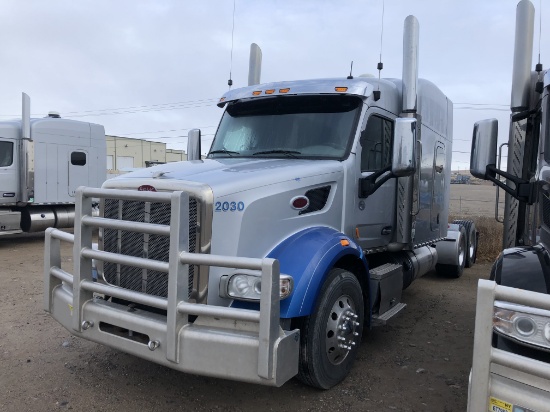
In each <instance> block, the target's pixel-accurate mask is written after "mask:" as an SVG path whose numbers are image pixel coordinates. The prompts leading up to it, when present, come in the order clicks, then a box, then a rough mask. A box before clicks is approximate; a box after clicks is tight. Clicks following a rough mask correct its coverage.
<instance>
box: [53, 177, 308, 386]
mask: <svg viewBox="0 0 550 412" xmlns="http://www.w3.org/2000/svg"><path fill="white" fill-rule="evenodd" d="M92 198H101V199H104V198H110V199H119V200H132V201H142V202H163V203H168V204H170V205H171V221H170V225H169V226H167V225H159V224H152V223H136V222H130V221H125V220H117V219H107V218H103V217H93V215H92ZM188 205H189V195H188V194H187V193H185V192H181V191H177V192H171V193H166V192H145V191H143V192H140V191H133V190H118V189H92V188H84V187H80V188H78V189H77V192H76V211H75V213H76V214H75V229H74V235H73V234H70V233H66V232H62V231H60V230H57V229H53V228H49V229H48V230H47V231H46V239H45V254H44V309H45V311H46V312H49V313H51V315H52V316H53V317H54V318H55V319H56V320H58V321H59V322H60V323H61V324H62V325H63V326H64V327H65V328H67V329H68V330H69V331H70V332H71V333H73V334H74V335H77V336H81V337H84V338H86V339H89V340H92V341H96V342H98V343H102V344H106V345H109V346H111V347H114V348H116V349H120V350H123V351H125V352H128V353H131V354H134V355H136V356H139V357H142V358H145V359H148V360H151V361H154V362H156V363H160V364H163V365H166V366H168V367H171V368H174V369H178V370H181V371H184V372H189V373H194V374H199V375H206V376H214V377H221V378H226V379H234V380H242V381H247V382H254V383H261V384H265V385H272V386H280V385H282V384H283V383H284V382H286V381H287V380H288V379H290V378H292V377H293V376H294V375H296V373H297V372H298V350H299V331H298V330H294V331H285V330H283V329H282V328H281V327H280V325H279V322H280V305H279V301H280V297H279V293H280V292H279V278H280V271H279V262H278V261H277V260H274V259H268V258H264V259H255V258H242V257H229V256H217V255H210V254H200V253H189V221H188V218H187V217H188V216H189V208H188ZM97 228H110V229H115V230H124V231H131V232H140V233H149V234H156V235H164V236H168V237H169V239H170V246H169V247H170V250H169V262H161V261H157V260H152V259H147V258H140V257H134V256H128V255H123V254H119V253H111V252H105V251H101V250H96V249H94V248H93V247H92V231H93V229H97ZM62 241H63V242H68V243H72V244H73V264H74V266H73V273H69V272H67V271H65V270H63V269H61V242H62ZM92 260H95V261H100V262H111V263H115V264H124V265H130V266H133V267H135V268H140V269H150V270H155V271H158V272H162V273H166V274H167V276H168V296H167V298H164V297H159V296H153V295H147V294H145V293H141V292H137V291H133V290H129V289H125V288H121V287H118V286H113V285H109V284H106V283H104V282H101V279H98V280H95V279H94V278H93V273H92V272H93V267H92ZM189 265H207V266H218V267H225V268H231V269H249V270H256V271H259V272H260V273H261V282H262V289H261V300H260V310H259V311H255V310H247V309H237V308H231V307H222V306H209V305H205V304H198V303H194V302H190V301H189V282H188V277H189ZM99 295H104V296H107V297H114V298H119V299H122V300H125V301H130V302H134V303H136V304H141V305H145V306H149V307H153V308H157V309H160V310H161V311H166V316H163V315H160V314H158V313H152V312H148V311H147V310H143V309H137V310H136V309H133V310H128V307H127V306H124V305H121V304H118V303H113V302H110V301H108V300H105V299H102V298H101V297H100V296H99ZM190 316H191V319H193V321H191V320H190ZM112 328H115V329H117V330H118V331H119V332H117V333H112V332H111V329H112ZM120 330H122V331H125V332H124V333H127V335H128V336H123V335H124V333H120ZM134 335H138V336H141V337H143V338H144V339H145V341H146V342H145V341H139V340H136V339H135V338H131V337H132V336H134ZM254 359H256V360H257V362H253V360H254Z"/></svg>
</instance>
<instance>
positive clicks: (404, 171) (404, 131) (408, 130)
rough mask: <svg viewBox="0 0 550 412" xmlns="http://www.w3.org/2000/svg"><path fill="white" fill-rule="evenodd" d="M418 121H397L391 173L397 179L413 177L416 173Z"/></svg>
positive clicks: (405, 119)
mask: <svg viewBox="0 0 550 412" xmlns="http://www.w3.org/2000/svg"><path fill="white" fill-rule="evenodd" d="M415 147H416V119H410V118H398V119H396V120H395V130H394V140H393V154H392V165H391V172H392V174H393V175H394V176H396V177H404V176H411V175H413V174H414V173H415V171H416V151H415Z"/></svg>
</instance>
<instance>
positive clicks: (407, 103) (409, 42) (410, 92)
mask: <svg viewBox="0 0 550 412" xmlns="http://www.w3.org/2000/svg"><path fill="white" fill-rule="evenodd" d="M419 32H420V26H419V24H418V20H417V18H416V17H414V16H408V17H407V18H406V19H405V25H404V28H403V113H415V112H416V89H417V87H418V35H419Z"/></svg>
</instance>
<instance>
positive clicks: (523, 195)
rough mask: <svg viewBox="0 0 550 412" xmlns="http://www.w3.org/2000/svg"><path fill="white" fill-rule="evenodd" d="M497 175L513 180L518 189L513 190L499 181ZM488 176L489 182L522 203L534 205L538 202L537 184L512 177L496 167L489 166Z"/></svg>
mask: <svg viewBox="0 0 550 412" xmlns="http://www.w3.org/2000/svg"><path fill="white" fill-rule="evenodd" d="M497 174H498V175H499V176H502V177H504V178H506V179H508V180H511V181H512V182H513V183H514V184H515V185H516V188H515V189H512V188H511V187H510V186H508V185H507V184H506V183H504V182H501V181H500V180H499V179H497V178H496V175H497ZM486 176H487V180H490V181H491V182H493V183H494V184H495V185H497V186H498V187H500V188H501V189H502V190H504V191H505V192H506V193H508V194H509V195H510V196H512V197H514V198H515V199H517V200H519V201H520V202H524V203H527V204H528V205H532V204H533V203H535V202H536V201H537V185H536V183H535V182H529V181H527V180H524V179H521V178H519V177H517V176H514V175H511V174H510V173H508V172H505V171H503V170H500V169H497V168H496V167H495V165H487V173H486Z"/></svg>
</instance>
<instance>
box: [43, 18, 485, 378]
mask: <svg viewBox="0 0 550 412" xmlns="http://www.w3.org/2000/svg"><path fill="white" fill-rule="evenodd" d="M418 35H419V26H418V21H417V20H416V18H414V17H413V16H409V17H408V18H407V19H406V20H405V33H404V59H403V60H404V67H403V79H402V80H401V79H381V80H379V79H375V78H367V77H360V78H351V77H349V78H345V77H343V78H336V79H320V80H304V81H287V82H277V83H268V84H256V81H257V79H259V66H258V65H255V64H254V63H255V62H258V61H259V60H260V57H261V53H260V52H259V50H258V49H257V48H256V47H253V49H252V53H251V63H252V64H251V65H252V67H253V70H251V74H250V76H249V79H252V80H251V81H250V83H251V84H250V85H249V87H244V88H240V89H235V90H231V91H229V92H227V93H226V94H225V95H224V96H223V97H222V98H221V99H220V101H219V104H218V105H219V106H220V107H225V112H224V114H223V117H222V120H221V122H220V125H219V127H218V130H217V132H216V135H215V138H214V141H213V143H212V146H211V148H210V151H209V154H208V156H207V158H206V159H205V160H201V159H200V148H199V143H200V131H198V130H194V131H191V132H190V135H189V142H190V144H189V148H188V156H189V159H190V161H187V162H181V163H173V164H166V165H160V166H156V167H152V168H147V169H144V170H141V171H137V172H134V173H129V174H126V175H124V176H120V177H119V178H116V179H112V180H109V181H107V182H106V183H105V184H104V185H103V188H102V189H89V188H80V189H79V190H78V191H77V193H78V194H77V209H76V219H75V232H74V236H73V235H70V234H66V233H63V232H60V231H58V230H55V229H48V232H47V237H46V251H45V254H46V256H45V259H46V260H45V272H44V281H45V293H44V302H45V304H44V308H45V310H46V311H47V312H50V313H51V315H52V316H53V317H54V318H55V319H56V320H57V321H59V322H60V323H61V324H62V325H63V326H64V327H65V328H67V329H68V330H69V331H70V332H71V333H73V334H74V335H76V336H79V337H82V338H84V339H89V340H92V341H95V342H99V343H102V344H105V345H109V346H112V347H114V348H117V349H120V350H123V351H126V352H128V353H131V354H134V355H136V356H138V357H141V358H144V359H147V360H150V361H153V362H157V363H159V364H162V365H165V366H168V367H171V368H174V369H177V370H180V371H184V372H189V373H194V374H199V375H207V376H215V377H221V378H227V379H235V380H240V381H247V382H254V383H259V384H264V385H273V386H280V385H282V384H283V383H285V382H286V381H287V380H289V379H291V378H292V377H294V376H298V377H299V378H300V379H301V380H302V381H304V382H305V383H307V384H310V385H313V386H316V387H319V388H330V387H332V386H334V385H335V384H337V383H338V382H340V381H341V380H343V379H344V378H345V376H346V375H347V373H348V372H349V370H350V368H351V365H352V363H353V360H354V358H355V356H356V354H357V351H358V347H359V345H360V343H361V337H362V335H363V331H364V330H365V329H368V328H369V327H370V326H372V325H375V324H380V323H384V322H386V321H387V320H388V319H389V318H391V317H392V316H394V315H395V314H397V313H398V312H399V311H400V310H401V309H403V308H404V307H405V305H404V304H403V303H401V293H402V290H403V289H404V288H406V287H408V286H409V285H410V284H411V283H412V282H413V280H414V279H416V278H418V277H420V276H422V275H424V274H426V273H428V272H429V271H431V270H433V269H434V268H436V267H437V268H438V270H439V271H440V272H441V273H443V274H446V275H449V276H452V277H458V276H460V275H461V274H462V271H463V268H464V266H465V265H466V264H472V263H473V260H474V259H475V228H474V227H473V224H472V222H465V223H464V224H462V225H458V224H457V225H451V229H449V228H448V205H449V184H450V172H451V152H452V116H453V105H452V102H451V101H450V100H449V99H448V98H447V97H446V96H445V95H444V94H443V93H442V92H441V91H440V90H439V89H438V88H437V87H436V86H435V85H434V84H432V83H430V82H429V81H427V80H422V79H420V80H419V79H418V76H417V62H418ZM93 197H98V198H101V199H102V201H101V217H99V218H94V217H92V216H91V200H90V199H91V198H93ZM93 228H100V241H99V250H94V249H93V248H92V237H91V231H92V229H93ZM465 229H469V230H468V231H466V230H465ZM60 241H67V242H72V243H74V263H75V265H74V268H72V273H71V271H70V270H63V269H62V268H61V267H60V257H59V242H60ZM470 245H471V248H470V247H469V246H470ZM470 251H471V253H470ZM92 259H94V260H95V261H96V262H97V270H98V276H97V279H95V278H94V271H93V268H92Z"/></svg>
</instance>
